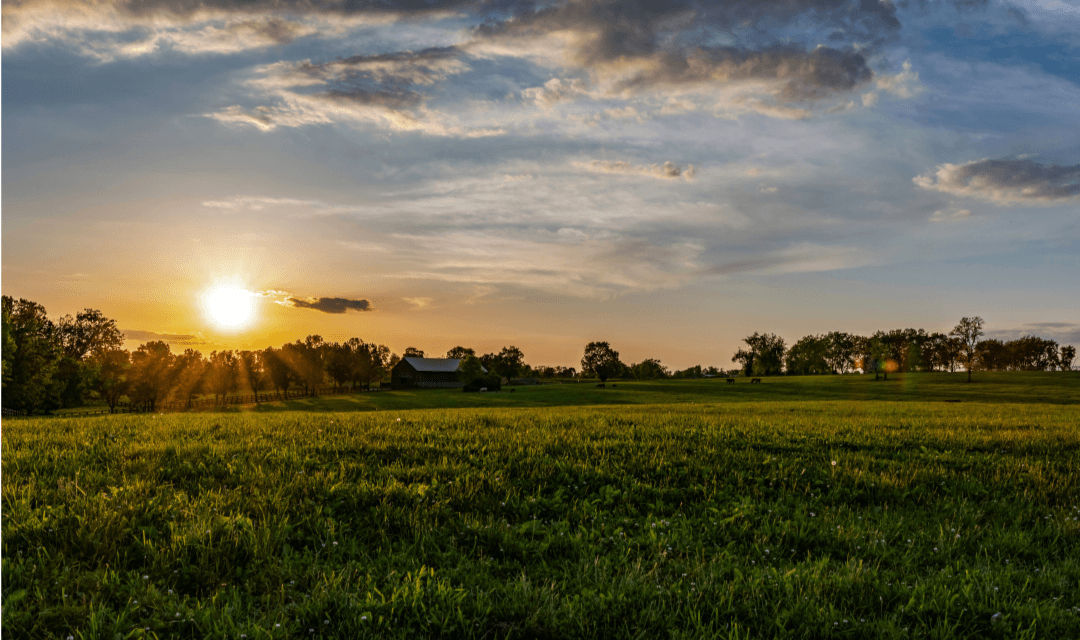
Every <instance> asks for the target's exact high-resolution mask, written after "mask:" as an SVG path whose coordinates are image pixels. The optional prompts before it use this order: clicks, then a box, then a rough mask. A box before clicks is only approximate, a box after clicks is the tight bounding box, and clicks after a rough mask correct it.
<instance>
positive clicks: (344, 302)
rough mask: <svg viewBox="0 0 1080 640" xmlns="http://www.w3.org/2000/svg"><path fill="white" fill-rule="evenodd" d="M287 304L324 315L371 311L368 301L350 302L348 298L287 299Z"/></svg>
mask: <svg viewBox="0 0 1080 640" xmlns="http://www.w3.org/2000/svg"><path fill="white" fill-rule="evenodd" d="M285 304H287V305H289V306H292V307H296V308H298V309H314V310H316V311H322V312H323V313H346V312H347V311H371V303H370V302H368V301H367V300H349V299H348V298H307V299H306V300H301V299H299V298H286V300H285Z"/></svg>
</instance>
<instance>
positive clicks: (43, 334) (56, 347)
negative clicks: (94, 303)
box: [2, 296, 63, 413]
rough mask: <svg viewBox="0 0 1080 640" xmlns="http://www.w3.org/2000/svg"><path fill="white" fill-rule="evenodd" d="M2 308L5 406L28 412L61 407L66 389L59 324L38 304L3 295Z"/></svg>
mask: <svg viewBox="0 0 1080 640" xmlns="http://www.w3.org/2000/svg"><path fill="white" fill-rule="evenodd" d="M2 306H3V310H4V315H5V316H6V320H7V327H6V328H7V334H8V335H7V336H6V338H5V344H4V347H5V349H4V351H5V356H4V360H5V362H6V364H7V368H8V372H7V373H8V375H7V377H6V378H5V379H4V384H3V394H4V404H5V405H6V406H7V408H9V409H16V410H20V411H25V412H27V413H34V412H36V411H51V410H53V409H55V408H57V407H58V406H60V396H61V392H62V390H63V383H62V381H61V380H60V379H59V378H58V376H57V372H58V367H59V365H60V361H61V359H62V357H63V348H62V345H61V343H60V337H59V334H58V331H57V328H56V325H55V324H54V323H53V322H52V321H51V320H49V318H48V316H47V315H46V313H45V307H43V306H41V305H40V304H38V303H36V302H32V301H30V300H24V299H19V300H15V299H13V298H11V297H10V296H3V303H2Z"/></svg>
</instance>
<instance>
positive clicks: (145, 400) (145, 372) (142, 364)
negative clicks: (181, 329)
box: [131, 340, 175, 411]
mask: <svg viewBox="0 0 1080 640" xmlns="http://www.w3.org/2000/svg"><path fill="white" fill-rule="evenodd" d="M174 360H175V356H174V355H173V353H172V350H171V349H170V348H169V345H168V343H166V342H162V341H160V340H154V341H151V342H147V343H145V344H141V345H139V348H138V349H136V350H135V353H133V354H131V379H132V390H131V397H132V400H133V401H134V402H136V403H139V404H141V405H142V406H143V408H144V409H145V410H147V411H153V410H154V409H155V408H157V403H158V402H160V401H161V400H163V399H164V398H165V397H166V396H168V395H169V392H170V391H171V390H172V384H173V380H174V377H173V373H174V369H173V362H174Z"/></svg>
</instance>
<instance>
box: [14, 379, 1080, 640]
mask: <svg viewBox="0 0 1080 640" xmlns="http://www.w3.org/2000/svg"><path fill="white" fill-rule="evenodd" d="M961 379H962V378H960V377H958V376H947V375H941V376H934V375H929V376H906V377H905V378H904V379H902V380H897V381H893V380H890V381H889V382H876V383H875V382H873V381H869V380H867V378H865V377H829V378H801V379H799V378H784V379H767V380H766V381H765V383H764V384H762V385H754V386H753V387H751V386H750V385H749V384H746V381H740V382H741V383H742V384H741V385H726V384H725V383H722V382H718V381H702V382H695V381H686V382H665V383H619V386H618V388H617V389H605V390H599V389H596V388H595V387H585V386H584V385H577V386H575V385H562V386H561V387H556V386H554V385H553V386H551V387H543V388H520V389H519V391H517V392H515V393H514V394H509V393H502V394H498V395H494V394H483V395H480V394H463V393H460V392H424V393H416V394H408V393H396V392H395V393H385V394H384V393H379V394H364V395H360V396H349V397H344V398H340V399H335V398H320V399H315V400H312V401H308V402H303V401H290V402H288V403H280V404H275V405H263V406H260V407H257V408H252V409H249V410H243V411H231V412H217V413H209V412H208V413H197V414H190V415H186V414H171V415H158V416H146V415H142V416H110V417H102V418H87V419H76V418H71V419H65V420H55V419H20V420H7V421H5V422H4V425H3V489H2V500H3V506H2V510H3V532H2V536H3V541H2V554H3V573H2V578H3V593H2V597H3V613H2V616H3V617H2V630H3V631H4V632H5V633H7V634H11V636H12V637H27V638H50V637H53V638H67V637H69V636H70V637H73V638H108V639H112V638H116V637H120V638H139V637H158V638H171V637H178V638H207V637H210V638H244V637H246V638H301V637H303V638H311V637H317V638H354V637H380V638H382V637H398V638H416V637H446V638H453V637H477V638H481V637H484V638H594V637H640V638H661V637H664V638H666V637H671V638H681V637H701V638H715V637H723V638H727V637H732V638H736V637H737V638H914V637H920V638H983V637H993V638H1076V637H1080V597H1078V595H1077V594H1078V593H1080V404H1077V403H1078V400H1080V398H1078V396H1080V389H1078V386H1080V377H1078V376H1076V375H1062V374H1056V375H1055V374H980V375H978V376H977V379H979V382H978V383H976V384H972V385H967V384H963V383H962V382H960V380H961ZM721 385H724V386H721ZM894 400H895V401H894ZM946 400H951V401H955V400H960V402H959V403H955V402H945V401H946ZM459 403H486V404H490V405H494V406H491V407H482V408H459V409H455V410H449V409H447V408H445V407H446V406H447V405H449V406H451V407H452V406H453V405H455V404H459ZM600 403H603V405H604V406H596V405H598V404H600ZM560 404H562V405H576V406H555V405H560ZM616 405H623V406H616ZM424 406H427V407H432V408H417V407H424ZM347 409H351V410H347ZM374 409H378V410H377V411H375V410H374ZM834 463H835V464H834Z"/></svg>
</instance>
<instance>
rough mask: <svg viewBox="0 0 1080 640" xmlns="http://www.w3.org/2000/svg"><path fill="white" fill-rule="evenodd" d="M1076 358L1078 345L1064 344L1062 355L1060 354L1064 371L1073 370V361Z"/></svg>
mask: <svg viewBox="0 0 1080 640" xmlns="http://www.w3.org/2000/svg"><path fill="white" fill-rule="evenodd" d="M1075 358H1076V347H1074V346H1072V345H1071V344H1070V345H1065V346H1063V347H1062V348H1061V356H1060V361H1061V370H1062V371H1071V370H1072V363H1073V360H1074V359H1075Z"/></svg>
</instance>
